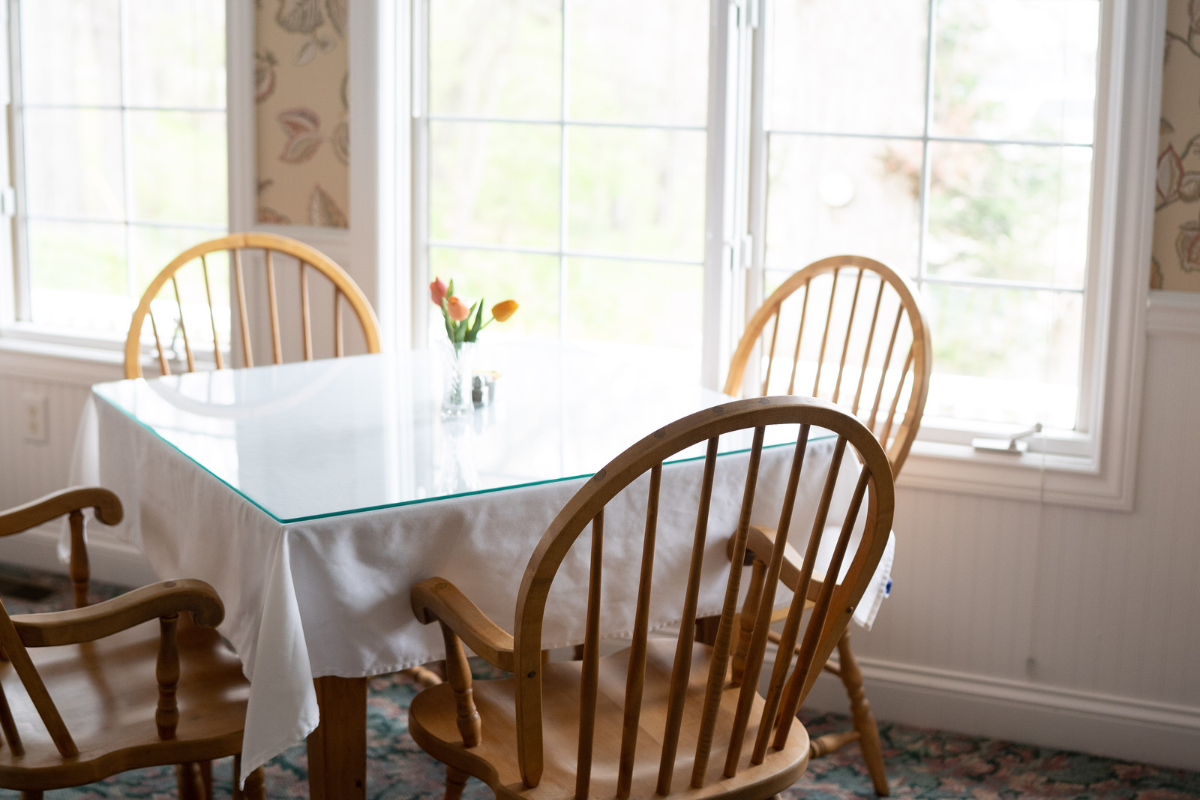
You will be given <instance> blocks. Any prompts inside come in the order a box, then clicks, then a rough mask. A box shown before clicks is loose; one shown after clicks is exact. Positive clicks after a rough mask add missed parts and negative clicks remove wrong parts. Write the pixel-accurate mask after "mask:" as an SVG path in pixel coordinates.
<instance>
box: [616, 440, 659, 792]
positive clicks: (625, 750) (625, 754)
mask: <svg viewBox="0 0 1200 800" xmlns="http://www.w3.org/2000/svg"><path fill="white" fill-rule="evenodd" d="M661 486H662V464H661V463H660V464H655V465H654V467H653V468H652V469H651V470H650V496H649V498H648V499H647V502H646V535H645V538H644V540H643V543H642V570H641V575H640V578H639V580H638V599H637V611H636V612H635V616H634V621H633V643H632V646H631V647H630V649H629V673H628V677H627V679H626V682H625V715H624V720H623V723H622V725H621V757H620V761H619V764H618V767H617V797H618V798H620V800H625V799H626V798H628V797H629V790H630V788H631V786H632V783H633V760H634V756H635V754H636V751H637V736H638V725H639V724H640V722H641V718H642V689H643V687H644V685H645V682H646V639H647V637H648V636H649V633H650V584H651V581H652V580H653V577H654V539H655V536H656V534H657V532H658V491H659V488H660V487H661Z"/></svg>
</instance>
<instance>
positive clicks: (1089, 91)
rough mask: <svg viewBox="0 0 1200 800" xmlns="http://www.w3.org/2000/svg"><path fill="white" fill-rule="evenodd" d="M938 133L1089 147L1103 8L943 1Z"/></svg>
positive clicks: (1049, 0)
mask: <svg viewBox="0 0 1200 800" xmlns="http://www.w3.org/2000/svg"><path fill="white" fill-rule="evenodd" d="M937 8H938V17H937V31H938V32H937V37H938V38H937V55H936V62H935V67H934V93H935V102H934V117H933V118H934V132H935V133H938V134H941V135H947V136H979V137H989V138H1004V139H1037V140H1051V141H1069V142H1083V143H1090V142H1091V141H1092V134H1093V130H1094V123H1093V119H1094V116H1095V103H1096V50H1097V43H1098V41H1099V30H1100V2H1099V0H987V1H986V2H985V1H984V0H939V2H938V4H937Z"/></svg>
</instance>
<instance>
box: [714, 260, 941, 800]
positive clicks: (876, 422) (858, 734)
mask: <svg viewBox="0 0 1200 800" xmlns="http://www.w3.org/2000/svg"><path fill="white" fill-rule="evenodd" d="M843 273H849V274H852V275H853V276H854V288H853V292H852V294H850V295H849V301H850V302H849V309H848V311H847V312H846V314H845V321H844V323H842V322H841V321H840V318H839V324H842V325H843V326H844V328H838V327H837V325H835V324H834V318H835V316H837V315H835V313H834V309H835V307H836V304H837V301H838V299H839V295H838V278H839V276H840V275H842V274H843ZM866 276H872V278H873V281H875V282H877V283H878V287H877V288H876V289H875V291H874V292H872V291H870V290H867V291H866V292H864V291H863V289H864V277H866ZM822 281H827V282H828V284H829V287H830V288H829V292H830V294H829V303H828V307H827V308H826V309H825V310H824V315H825V319H824V324H823V326H822V334H821V340H820V346H819V348H818V350H817V353H816V358H815V364H814V367H815V377H814V381H813V384H812V393H813V395H814V396H819V395H820V392H821V388H822V387H823V386H824V387H827V388H828V387H829V386H830V382H829V380H828V377H829V376H828V370H827V369H826V366H827V364H826V356H828V355H830V347H831V346H832V348H833V349H834V350H837V351H839V353H838V355H837V373H836V377H835V378H834V380H833V382H832V390H831V391H830V393H829V397H830V399H831V400H832V401H833V402H835V403H836V402H845V396H846V395H847V394H848V393H849V387H848V385H847V384H846V382H845V379H846V375H847V372H846V365H847V364H848V363H849V364H850V365H851V366H852V367H853V368H854V369H856V370H857V372H858V375H857V379H856V380H855V385H854V393H853V396H852V398H851V399H850V401H849V409H850V411H851V413H853V414H856V415H859V416H861V417H862V418H863V419H864V421H865V423H866V425H867V427H868V428H870V429H871V431H872V432H873V433H875V434H876V435H877V436H878V437H879V439H880V441H881V442H883V443H884V445H885V447H886V448H887V452H888V458H889V460H890V462H891V465H892V474H893V475H896V474H898V473H899V471H900V467H901V466H903V464H904V461H905V459H907V457H908V453H909V451H910V449H911V448H912V443H913V440H914V439H915V438H916V435H917V430H918V428H919V427H920V424H921V416H922V414H923V413H924V410H925V401H926V398H927V396H928V393H929V379H930V375H931V374H932V369H933V361H932V347H931V343H930V334H929V325H928V323H927V321H926V319H925V317H924V314H923V312H922V311H921V306H920V302H919V300H918V296H917V293H916V292H915V291H914V290H913V288H912V287H911V286H910V285H909V283H908V282H907V281H906V280H905V279H904V278H903V277H902V276H900V275H898V274H897V273H895V272H894V271H893V270H891V269H889V268H888V267H886V266H885V265H883V264H881V263H879V262H878V261H874V260H872V259H869V258H863V257H861V256H834V257H832V258H826V259H823V260H821V261H817V262H815V263H813V264H810V265H808V266H807V267H805V268H804V269H802V270H800V271H799V272H797V273H795V274H794V275H792V276H791V277H789V278H788V279H787V280H786V281H784V283H783V284H782V285H780V287H779V288H778V289H776V290H775V291H774V292H773V293H772V294H771V296H770V297H769V298H767V300H766V301H765V302H764V303H763V305H762V307H761V308H759V309H758V311H757V312H755V314H754V316H753V317H752V318H751V320H750V322H749V323H748V324H747V326H746V331H745V333H744V334H743V335H742V339H741V341H740V342H739V343H738V347H737V349H736V351H735V352H734V355H733V358H732V360H731V364H730V369H729V377H728V380H727V381H726V383H725V392H726V393H727V394H733V395H738V394H741V391H742V389H743V384H744V376H745V373H746V370H747V366H748V365H749V361H750V358H751V357H752V356H753V355H754V353H755V352H756V347H757V348H760V349H759V350H758V351H757V352H760V353H762V354H763V359H764V361H765V367H764V368H763V373H764V375H765V378H764V379H763V382H762V384H761V387H759V388H761V393H762V394H763V395H766V394H769V393H770V392H771V390H772V386H771V373H772V368H773V365H774V361H775V352H776V344H775V343H776V340H777V339H778V338H779V337H780V320H781V319H783V318H784V316H785V310H784V305H785V303H787V302H791V303H795V302H796V300H795V299H792V298H793V296H794V295H796V294H797V293H799V295H800V297H799V303H800V311H799V322H798V323H797V325H796V339H795V345H794V347H793V348H792V350H791V353H792V354H791V369H790V377H789V380H788V385H787V393H788V394H791V393H793V392H794V390H795V387H796V376H797V372H798V370H799V367H800V364H801V361H802V356H803V350H802V346H803V342H804V332H805V326H806V324H808V316H809V302H808V301H809V295H810V294H812V293H813V290H814V288H816V287H817V286H818V285H819V284H820V282H822ZM860 306H861V308H862V312H861V313H860ZM893 306H894V309H895V310H894V316H892V314H893V312H892V307H893ZM867 313H869V314H870V318H869V320H870V321H869V323H867V324H866V328H865V330H866V335H865V337H862V338H861V339H860V338H857V337H856V332H857V331H858V330H859V328H856V327H855V326H856V323H858V324H859V325H860V328H861V326H862V324H863V323H862V320H863V319H864V318H865V315H866V314H867ZM881 316H882V321H881ZM906 323H907V325H906ZM768 327H769V329H770V334H769V342H768V341H767V338H768V337H767V333H766V331H767V329H768ZM902 332H904V334H905V335H904V336H901V333H902ZM897 345H899V349H898V348H897ZM855 348H857V350H855ZM899 352H904V353H905V355H904V360H903V362H899V356H898V354H899ZM881 353H882V358H880V357H879V354H881ZM872 355H874V356H875V359H872ZM829 366H832V365H829ZM898 366H899V368H898V369H897V367H898ZM763 533H764V532H763V531H761V530H758V531H756V530H752V531H751V536H750V545H749V548H750V551H751V552H752V553H755V554H765V553H768V552H770V553H774V552H776V550H773V549H772V548H774V547H775V539H774V532H773V531H771V532H769V533H770V536H764V535H762V534H763ZM731 546H732V543H731ZM764 548H765V549H764ZM786 549H788V548H785V550H786ZM791 555H792V558H790V559H785V560H784V563H783V564H781V570H782V573H781V575H780V579H781V580H783V582H784V583H785V584H786V585H787V586H789V587H796V586H801V585H804V586H806V587H807V588H806V589H804V590H803V591H801V592H800V593H799V594H798V595H797V597H798V598H799V597H803V600H802V601H798V602H797V603H794V604H793V605H792V607H791V608H789V609H769V608H764V607H763V606H769V602H768V603H763V605H762V606H760V602H762V601H761V598H762V597H763V586H764V585H765V586H771V585H774V584H773V582H772V581H771V580H769V579H768V580H767V581H766V582H765V584H758V583H755V582H752V583H751V586H750V591H749V593H748V594H747V597H746V601H745V607H744V609H743V612H742V615H741V618H742V620H743V624H742V628H741V630H739V639H738V644H737V651H736V652H737V655H736V657H735V661H734V676H735V679H737V680H741V679H742V674H741V671H742V670H743V669H744V664H745V661H746V659H747V657H748V656H749V655H750V654H751V651H752V649H753V648H752V645H753V644H754V643H753V642H752V641H751V635H750V631H751V629H752V628H753V625H752V624H751V623H750V622H749V620H748V619H747V616H748V615H749V614H752V613H755V611H756V610H757V611H761V612H763V613H766V614H767V615H768V617H769V619H770V620H771V621H773V622H777V621H780V620H786V622H785V626H784V630H783V632H782V633H775V632H774V631H772V632H771V633H770V634H769V638H770V639H771V640H773V641H775V642H776V643H777V644H779V645H780V647H781V648H786V649H787V650H793V649H794V650H795V651H796V652H797V653H799V650H800V645H797V644H796V640H795V628H796V626H797V625H798V622H799V621H798V616H799V615H800V614H802V613H803V612H804V611H805V610H806V609H813V608H815V607H816V605H817V600H818V598H819V597H820V594H821V591H822V585H821V583H820V582H819V581H813V580H811V575H808V576H805V575H802V565H801V562H800V561H799V557H798V554H796V553H795V552H794V551H792V552H791ZM731 557H732V554H731ZM752 569H753V571H754V573H755V574H757V573H759V572H763V573H764V574H765V573H766V572H767V564H766V562H765V560H762V557H761V555H760V556H759V557H758V558H755V562H754V567H753V568H752ZM793 616H795V617H797V618H796V619H793ZM838 649H839V652H842V651H844V652H845V654H847V655H843V656H842V657H841V661H842V663H844V664H849V665H852V666H850V667H849V668H842V669H841V670H840V671H838V675H839V677H840V678H841V679H842V682H843V684H844V685H845V687H846V693H847V695H848V696H849V698H850V706H851V715H852V718H853V720H854V725H855V729H854V731H853V733H852V735H851V734H845V735H842V734H831V735H829V736H824V737H821V738H820V739H818V740H816V741H815V742H814V743H813V745H812V750H811V753H812V755H813V756H818V755H823V754H825V753H828V752H832V750H835V749H837V748H839V747H842V746H844V745H846V744H848V743H849V742H852V741H858V742H860V746H861V747H862V751H863V758H864V759H865V761H866V762H867V769H868V771H869V772H870V774H871V780H872V783H873V784H874V786H875V791H876V792H877V793H878V794H880V795H881V796H886V795H887V794H888V786H887V777H886V774H885V771H884V764H883V756H882V748H881V746H880V744H879V729H878V726H877V725H876V723H875V719H874V717H873V716H872V715H871V712H870V704H869V703H868V702H867V701H866V699H865V697H864V694H863V689H862V674H861V673H860V672H859V671H858V669H857V666H856V664H855V662H854V658H853V654H852V653H851V652H850V642H849V636H848V635H846V636H844V637H843V640H842V641H840V642H839V643H838ZM826 668H827V669H829V667H828V665H826ZM830 671H835V670H832V669H831V670H830ZM777 678H778V676H776V675H772V677H771V683H770V686H771V688H770V689H769V691H768V704H769V705H770V704H771V703H774V702H776V700H775V698H774V697H773V693H774V692H775V685H776V680H777ZM784 727H786V725H785V726H784ZM764 747H765V742H763V741H759V742H756V743H755V752H756V753H761V752H762V750H763V748H764Z"/></svg>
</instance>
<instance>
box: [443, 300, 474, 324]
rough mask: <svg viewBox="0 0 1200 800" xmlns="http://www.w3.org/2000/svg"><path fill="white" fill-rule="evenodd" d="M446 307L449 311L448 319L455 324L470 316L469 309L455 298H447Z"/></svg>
mask: <svg viewBox="0 0 1200 800" xmlns="http://www.w3.org/2000/svg"><path fill="white" fill-rule="evenodd" d="M446 307H447V308H449V309H450V319H452V320H454V321H455V322H462V321H463V320H464V319H466V318H467V317H469V316H470V315H471V307H470V306H468V305H467V304H466V303H464V302H463V301H462V300H459V299H458V298H457V297H449V298H447V299H446Z"/></svg>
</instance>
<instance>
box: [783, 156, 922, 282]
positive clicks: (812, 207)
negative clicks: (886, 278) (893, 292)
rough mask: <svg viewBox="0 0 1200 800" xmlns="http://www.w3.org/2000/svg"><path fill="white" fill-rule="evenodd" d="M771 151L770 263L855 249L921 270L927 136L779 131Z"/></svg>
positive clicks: (793, 265)
mask: <svg viewBox="0 0 1200 800" xmlns="http://www.w3.org/2000/svg"><path fill="white" fill-rule="evenodd" d="M768 152H769V154H770V156H769V157H770V160H769V164H768V171H769V172H768V180H769V183H768V189H767V198H768V199H767V264H768V265H769V266H771V267H774V268H786V269H791V270H793V271H794V270H796V269H799V268H800V267H803V266H805V265H806V264H809V263H811V262H813V261H816V260H817V259H819V258H824V257H825V256H831V255H838V254H843V253H852V254H855V255H864V256H868V257H870V258H874V259H876V260H878V261H882V262H883V263H884V264H887V265H888V266H889V267H891V268H892V269H894V270H896V271H897V272H900V273H902V274H912V273H915V272H916V266H917V246H918V242H919V236H920V216H921V215H920V206H919V201H918V198H919V193H920V175H921V145H920V143H919V142H910V141H904V140H890V141H889V140H876V139H841V138H836V137H827V136H790V135H784V134H773V135H772V136H771V138H770V146H769V151H768Z"/></svg>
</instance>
